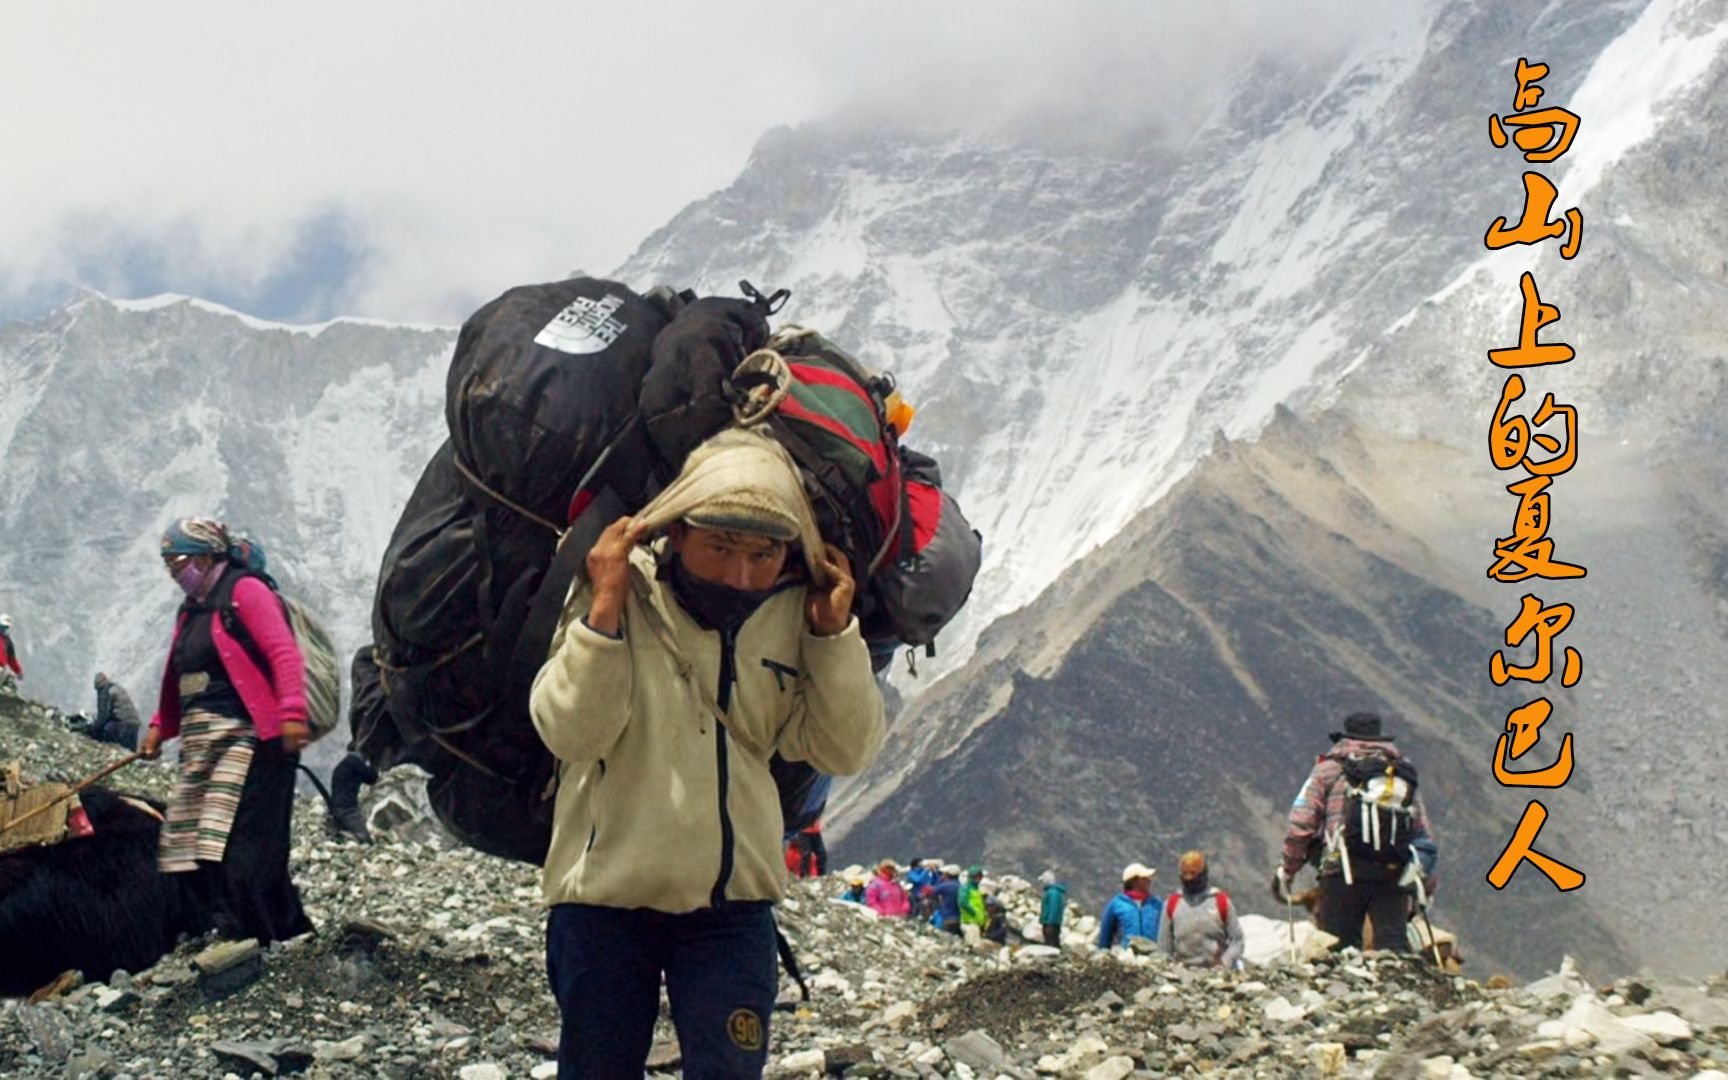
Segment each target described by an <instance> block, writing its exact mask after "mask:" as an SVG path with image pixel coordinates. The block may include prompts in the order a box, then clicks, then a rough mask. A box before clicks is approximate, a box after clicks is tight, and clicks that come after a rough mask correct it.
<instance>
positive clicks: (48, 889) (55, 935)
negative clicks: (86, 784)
mask: <svg viewBox="0 0 1728 1080" xmlns="http://www.w3.org/2000/svg"><path fill="white" fill-rule="evenodd" d="M80 798H81V799H82V800H83V804H84V811H85V813H86V814H87V815H88V816H89V819H90V824H91V826H92V827H93V828H94V830H95V832H94V833H93V834H92V835H90V836H87V837H82V838H78V839H67V840H64V841H62V842H60V843H58V844H55V845H53V846H52V847H34V848H24V849H22V850H20V851H14V852H10V853H8V854H5V855H0V997H17V996H22V995H25V994H29V993H31V992H33V991H35V990H37V989H39V988H40V987H42V986H44V985H46V984H47V983H49V982H51V981H52V980H53V979H54V978H55V976H57V975H59V974H60V973H62V972H64V971H67V970H70V969H77V970H79V971H81V972H83V974H84V978H85V979H86V980H88V981H92V982H98V981H101V982H105V981H107V979H108V978H109V976H111V975H112V974H113V973H114V971H115V970H116V969H117V968H124V969H126V970H127V971H142V970H144V969H145V968H148V967H150V966H151V965H152V964H154V963H156V961H157V960H159V959H161V958H162V957H163V956H164V955H166V954H167V953H168V952H169V951H171V950H172V949H173V948H174V944H175V941H176V939H177V938H178V937H179V935H181V934H198V933H202V932H203V931H204V930H206V929H208V928H209V917H208V915H207V914H206V913H205V912H204V911H203V910H202V908H201V905H199V904H198V903H197V902H196V901H197V898H196V895H195V893H194V890H193V889H191V888H190V887H188V886H187V885H186V884H185V883H184V882H183V880H182V879H184V878H187V877H189V876H190V875H186V874H163V873H159V872H158V871H157V869H156V843H157V834H158V832H159V830H160V829H161V822H160V821H159V820H158V819H157V818H156V817H155V816H154V815H152V814H150V813H148V812H147V811H145V810H144V809H142V808H141V807H140V806H139V805H137V804H136V802H129V801H127V800H125V799H123V798H121V797H120V796H119V795H117V794H115V793H114V792H112V791H108V790H106V789H104V788H100V787H94V788H90V789H89V790H87V791H85V792H84V793H83V794H82V795H81V796H80Z"/></svg>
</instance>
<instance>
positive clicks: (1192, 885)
mask: <svg viewBox="0 0 1728 1080" xmlns="http://www.w3.org/2000/svg"><path fill="white" fill-rule="evenodd" d="M1206 879H1207V875H1206V874H1199V875H1196V876H1195V877H1193V878H1190V879H1188V880H1185V881H1183V882H1182V891H1183V892H1185V893H1187V894H1188V895H1189V896H1199V895H1200V894H1201V893H1204V892H1205V891H1206Z"/></svg>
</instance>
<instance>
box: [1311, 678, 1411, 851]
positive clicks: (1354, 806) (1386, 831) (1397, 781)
mask: <svg viewBox="0 0 1728 1080" xmlns="http://www.w3.org/2000/svg"><path fill="white" fill-rule="evenodd" d="M1382 728H1383V725H1382V723H1381V719H1380V717H1379V716H1378V715H1377V714H1375V713H1368V712H1358V713H1351V714H1350V715H1349V716H1346V717H1345V718H1344V730H1343V731H1335V732H1333V733H1332V741H1333V742H1339V741H1341V740H1350V741H1353V742H1358V743H1368V744H1381V746H1374V745H1370V746H1369V747H1368V748H1367V749H1366V750H1362V751H1354V752H1351V753H1347V754H1345V755H1344V756H1343V757H1341V758H1339V765H1340V766H1341V767H1342V769H1343V777H1342V783H1343V784H1344V785H1345V788H1344V821H1343V823H1342V827H1341V828H1340V829H1339V830H1338V833H1337V834H1336V836H1335V837H1334V839H1333V843H1334V844H1335V845H1336V847H1337V850H1338V856H1339V862H1340V863H1341V864H1342V869H1343V871H1344V879H1345V881H1346V882H1347V883H1348V884H1352V885H1353V884H1355V882H1356V879H1357V878H1358V877H1366V878H1379V877H1397V876H1398V875H1399V874H1400V873H1401V872H1402V871H1403V868H1404V867H1405V865H1407V864H1408V863H1409V861H1410V859H1411V852H1410V840H1411V838H1412V837H1413V836H1414V835H1415V819H1416V779H1417V777H1416V766H1414V765H1412V764H1411V763H1410V761H1409V759H1407V758H1405V757H1404V755H1402V754H1400V753H1398V752H1397V751H1396V750H1394V749H1392V736H1390V735H1387V734H1385V733H1384V731H1383V730H1382ZM1382 746H1383V747H1384V749H1382V748H1381V747H1382Z"/></svg>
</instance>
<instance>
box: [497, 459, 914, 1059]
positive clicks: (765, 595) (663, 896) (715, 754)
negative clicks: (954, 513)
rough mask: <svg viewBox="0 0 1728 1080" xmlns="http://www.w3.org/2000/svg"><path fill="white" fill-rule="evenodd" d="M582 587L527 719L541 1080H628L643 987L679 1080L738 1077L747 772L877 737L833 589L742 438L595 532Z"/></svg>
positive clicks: (756, 865) (764, 866)
mask: <svg viewBox="0 0 1728 1080" xmlns="http://www.w3.org/2000/svg"><path fill="white" fill-rule="evenodd" d="M662 532H664V534H665V539H664V541H662V542H658V543H653V544H652V546H644V542H646V541H652V540H654V538H655V537H656V535H657V534H659V533H662ZM586 569H587V574H586V581H583V580H581V579H578V581H577V583H576V584H575V585H574V586H573V587H572V589H571V593H570V596H569V598H568V600H567V602H566V604H565V610H564V614H563V619H562V622H561V625H560V627H559V630H558V631H557V633H556V634H555V636H554V639H553V646H552V649H551V654H550V657H549V659H548V660H547V661H546V663H545V665H544V666H543V667H542V668H541V670H540V673H539V674H538V676H537V677H536V678H535V682H534V690H533V694H532V697H531V702H530V709H531V713H532V716H533V720H534V725H535V727H536V728H537V729H538V731H539V733H540V736H541V738H542V739H543V740H544V741H545V743H546V746H547V748H548V749H550V750H551V752H552V753H553V755H554V756H556V757H557V759H558V761H559V777H560V782H559V787H558V797H557V804H556V808H555V817H554V824H553V831H552V843H551V847H550V849H549V851H548V852H547V856H546V864H545V869H544V873H543V878H542V886H543V891H544V894H545V900H546V903H547V904H548V905H549V906H550V908H551V914H550V917H549V919H548V921H547V928H546V963H547V973H548V976H549V978H550V981H551V984H552V990H553V993H554V995H555V996H556V997H557V1000H558V1006H559V1010H560V1012H561V1013H562V1017H563V1026H562V1032H561V1036H560V1042H559V1050H558V1074H559V1075H560V1076H564V1077H595V1076H607V1077H610V1076H625V1075H631V1076H640V1075H642V1072H643V1066H644V1063H645V1061H646V1059H647V1056H648V1051H649V1047H650V1044H651V1041H652V1039H653V1034H654V1024H655V1020H656V1018H657V1015H658V1013H659V1000H660V982H661V978H662V976H664V978H665V983H666V993H667V997H668V999H669V1000H670V1002H671V1009H672V1022H673V1026H674V1027H675V1028H676V1029H677V1032H678V1042H679V1046H680V1048H681V1050H682V1053H683V1057H684V1070H685V1075H688V1076H759V1075H761V1073H762V1070H763V1067H764V1065H765V1064H766V1061H767V1054H768V1021H769V1016H770V1014H771V1011H772V1009H773V1007H774V998H775V992H776V985H777V974H776V967H775V933H774V922H773V917H772V913H771V907H772V905H773V903H774V902H775V901H776V900H779V899H780V897H781V895H782V891H783V888H784V886H785V881H786V869H785V865H784V862H783V861H782V857H781V838H782V835H783V832H782V829H783V825H782V820H781V815H780V809H779V807H780V803H779V796H778V794H777V792H776V789H775V784H774V779H773V776H772V775H771V773H770V772H769V759H770V758H771V757H772V756H773V755H774V754H775V753H779V754H780V755H782V756H783V757H785V758H787V759H790V760H794V761H807V762H809V763H810V764H811V765H813V766H814V767H816V768H817V769H819V770H821V771H823V772H826V773H832V774H838V775H844V774H849V773H854V772H858V771H860V770H862V769H863V768H865V767H866V766H867V765H869V763H870V762H871V760H872V759H873V758H874V757H875V755H876V751H877V749H878V748H879V747H880V745H881V742H882V737H883V706H882V696H881V692H880V690H879V689H878V687H877V685H876V681H875V678H874V676H873V675H872V672H871V666H870V655H869V650H868V649H867V648H866V647H865V644H864V639H863V637H862V636H861V635H860V633H859V629H858V621H857V619H856V618H854V617H853V616H852V599H853V593H854V590H855V585H854V582H853V578H852V573H851V569H850V566H849V565H848V562H847V559H846V558H845V556H844V555H843V554H841V552H840V551H839V549H837V548H835V547H832V546H828V545H824V544H823V543H822V539H821V535H820V533H819V532H818V531H817V527H816V522H815V518H814V515H813V514H812V511H811V509H810V505H809V502H808V500H807V498H806V496H805V495H804V490H803V486H802V484H801V482H800V480H799V477H798V473H797V470H796V468H795V466H794V465H793V464H792V461H791V459H790V458H789V457H788V456H787V454H786V452H785V451H784V450H782V449H781V448H780V446H779V445H778V444H777V443H775V442H773V441H771V440H770V439H769V438H767V437H766V436H764V435H759V434H756V433H754V432H751V431H742V430H741V431H728V432H724V433H722V434H720V435H717V436H715V437H714V438H712V439H710V440H708V441H707V442H706V443H704V444H703V445H702V446H700V447H698V448H697V449H696V450H695V451H693V452H692V453H691V455H690V457H689V459H688V460H687V462H686V463H685V466H684V469H683V471H682V472H681V473H680V474H679V476H678V478H677V479H676V480H675V481H673V483H672V484H671V485H670V486H668V487H667V488H666V490H665V491H663V492H662V493H661V494H660V496H659V497H658V498H656V499H655V500H654V501H653V502H652V503H650V504H649V505H648V506H647V507H646V508H645V509H644V510H643V511H642V513H641V514H639V515H637V516H636V517H633V518H631V517H626V518H620V519H619V520H618V521H616V522H614V523H612V525H611V526H609V527H608V528H607V529H606V531H605V532H604V533H603V534H602V535H601V537H600V539H599V540H598V541H597V542H596V543H595V545H594V548H593V550H592V551H591V552H590V553H589V554H588V556H587V562H586ZM788 671H795V672H797V674H796V676H795V677H793V678H790V679H788V678H785V677H784V674H783V673H785V672H788Z"/></svg>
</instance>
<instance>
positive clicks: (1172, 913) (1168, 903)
mask: <svg viewBox="0 0 1728 1080" xmlns="http://www.w3.org/2000/svg"><path fill="white" fill-rule="evenodd" d="M1181 899H1182V891H1181V890H1180V889H1178V890H1177V891H1175V892H1173V893H1171V894H1170V898H1169V899H1168V900H1165V901H1164V930H1163V932H1164V933H1172V934H1173V933H1175V932H1176V929H1175V928H1176V904H1177V901H1179V900H1181ZM1212 899H1213V900H1216V901H1217V902H1218V924H1219V925H1220V926H1229V925H1230V897H1229V896H1227V895H1226V894H1225V892H1224V890H1223V889H1219V890H1218V891H1217V892H1215V893H1213V894H1212Z"/></svg>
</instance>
